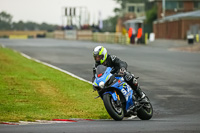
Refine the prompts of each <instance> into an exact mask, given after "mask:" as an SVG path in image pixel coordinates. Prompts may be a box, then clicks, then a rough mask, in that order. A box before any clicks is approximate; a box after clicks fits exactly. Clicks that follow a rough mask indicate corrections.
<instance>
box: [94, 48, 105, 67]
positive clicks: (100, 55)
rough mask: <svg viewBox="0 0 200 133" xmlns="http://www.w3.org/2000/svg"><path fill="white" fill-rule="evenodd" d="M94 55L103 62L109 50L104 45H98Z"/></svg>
mask: <svg viewBox="0 0 200 133" xmlns="http://www.w3.org/2000/svg"><path fill="white" fill-rule="evenodd" d="M93 56H94V59H95V61H96V62H99V63H100V64H103V63H104V62H105V60H106V59H107V50H106V48H104V47H103V46H97V47H95V48H94V50H93Z"/></svg>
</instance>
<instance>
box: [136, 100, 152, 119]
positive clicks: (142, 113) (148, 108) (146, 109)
mask: <svg viewBox="0 0 200 133" xmlns="http://www.w3.org/2000/svg"><path fill="white" fill-rule="evenodd" d="M147 99H148V100H149V98H148V97H147ZM137 116H138V117H139V118H140V119H141V120H150V119H151V118H152V116H153V107H152V105H151V103H150V102H149V103H147V104H144V105H143V106H142V107H141V108H140V109H139V110H138V111H137Z"/></svg>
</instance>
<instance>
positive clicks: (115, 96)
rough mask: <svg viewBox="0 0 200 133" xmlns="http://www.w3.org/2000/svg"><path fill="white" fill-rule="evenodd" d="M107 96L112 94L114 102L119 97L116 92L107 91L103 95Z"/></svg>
mask: <svg viewBox="0 0 200 133" xmlns="http://www.w3.org/2000/svg"><path fill="white" fill-rule="evenodd" d="M105 94H110V95H111V96H112V98H113V100H114V101H117V95H116V93H115V92H112V91H107V92H105V93H104V94H103V95H105Z"/></svg>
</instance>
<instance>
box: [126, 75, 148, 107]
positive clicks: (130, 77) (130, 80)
mask: <svg viewBox="0 0 200 133" xmlns="http://www.w3.org/2000/svg"><path fill="white" fill-rule="evenodd" d="M124 78H125V81H126V82H127V83H128V85H130V86H131V88H132V89H133V90H134V91H135V93H136V94H137V95H138V97H139V100H138V101H139V102H140V103H147V102H149V101H148V99H147V98H146V95H145V94H144V93H143V92H142V90H141V88H140V86H139V84H138V82H137V79H136V78H135V77H134V75H133V74H130V73H129V72H126V75H125V76H124Z"/></svg>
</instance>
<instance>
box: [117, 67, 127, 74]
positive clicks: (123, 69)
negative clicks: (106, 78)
mask: <svg viewBox="0 0 200 133" xmlns="http://www.w3.org/2000/svg"><path fill="white" fill-rule="evenodd" d="M125 72H126V69H125V68H124V67H122V68H120V70H119V74H121V75H123V74H124V73H125Z"/></svg>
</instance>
